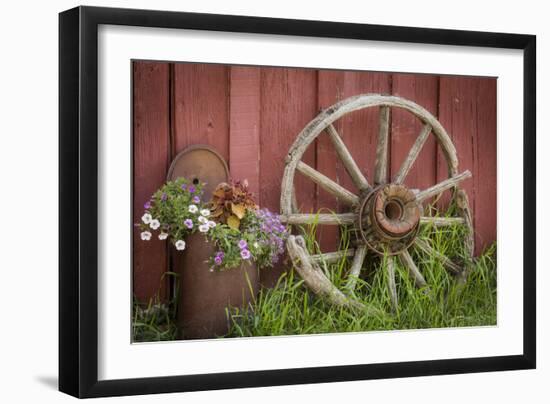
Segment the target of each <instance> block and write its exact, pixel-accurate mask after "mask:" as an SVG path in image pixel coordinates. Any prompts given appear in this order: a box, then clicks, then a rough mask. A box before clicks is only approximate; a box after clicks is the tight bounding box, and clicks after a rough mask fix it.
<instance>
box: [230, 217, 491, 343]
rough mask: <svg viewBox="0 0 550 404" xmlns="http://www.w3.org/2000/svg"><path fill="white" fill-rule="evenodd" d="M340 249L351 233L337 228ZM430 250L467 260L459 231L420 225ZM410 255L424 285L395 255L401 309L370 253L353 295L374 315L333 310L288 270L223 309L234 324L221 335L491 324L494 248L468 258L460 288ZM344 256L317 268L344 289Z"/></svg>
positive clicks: (312, 232) (311, 233)
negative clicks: (245, 300) (243, 302)
mask: <svg viewBox="0 0 550 404" xmlns="http://www.w3.org/2000/svg"><path fill="white" fill-rule="evenodd" d="M302 233H303V235H304V238H305V240H306V245H307V247H308V250H309V252H310V254H317V253H319V246H318V243H317V242H316V239H317V237H316V233H317V228H316V226H315V225H311V226H307V227H306V228H304V229H302ZM341 234H342V237H341V245H340V249H346V248H348V247H349V244H350V230H349V229H343V231H342V232H341ZM419 237H422V238H423V239H424V240H426V241H428V242H429V243H430V244H431V245H432V247H433V248H435V249H436V250H437V251H440V252H441V253H443V254H445V255H447V256H448V257H449V258H452V259H453V260H455V261H461V262H468V261H469V257H467V255H466V254H465V251H464V248H463V240H464V228H463V227H462V226H459V225H457V226H448V227H443V228H435V227H431V228H425V229H423V230H422V231H421V233H420V234H419ZM412 256H413V259H414V260H415V262H416V264H417V266H418V267H419V269H420V271H421V272H422V274H423V275H424V277H425V279H426V281H427V283H428V287H426V288H422V289H418V288H417V287H416V286H415V284H414V282H413V281H412V280H411V279H410V277H409V275H408V272H407V270H406V268H404V267H403V265H402V264H401V263H400V262H399V260H396V262H397V268H396V285H397V293H398V300H399V307H398V309H397V311H396V312H393V311H392V307H391V302H390V295H389V291H388V288H387V286H386V285H387V282H388V279H387V271H385V270H384V269H385V268H384V265H385V262H386V261H385V260H384V259H382V260H381V259H380V258H379V257H376V256H374V255H373V254H371V253H369V255H367V258H366V261H365V265H364V266H365V268H364V270H363V271H362V274H363V275H362V277H361V278H360V279H358V282H357V287H356V291H355V296H356V298H357V299H358V300H359V301H361V302H363V303H365V304H366V305H368V306H370V307H374V308H375V309H379V310H380V313H381V314H379V315H376V316H372V315H361V314H360V313H359V314H358V313H357V312H356V311H355V310H353V309H346V308H340V307H335V306H333V305H330V304H328V303H326V302H325V301H324V300H322V299H320V298H318V297H317V296H316V295H315V294H313V293H312V292H310V291H309V290H308V289H307V287H306V286H305V285H304V284H303V280H301V279H300V277H299V276H297V275H296V274H295V272H294V270H293V269H291V270H289V271H288V272H286V273H284V274H283V275H282V276H281V277H280V279H279V281H278V283H277V285H276V286H275V287H274V288H272V289H262V290H260V293H259V295H258V297H257V298H256V300H255V302H254V303H253V304H250V305H249V306H248V307H246V308H244V309H243V308H235V307H233V308H231V309H230V310H229V311H228V315H229V317H230V322H231V324H232V327H231V329H230V332H229V334H228V335H227V337H253V336H275V335H296V334H322V333H339V332H359V331H375V330H403V329H426V328H447V327H466V326H486V325H495V324H496V301H497V300H496V293H497V291H496V245H495V244H493V245H492V246H490V247H489V248H487V249H486V251H485V252H484V253H483V254H482V255H481V256H480V257H479V258H477V259H476V260H475V262H473V263H472V270H471V272H470V274H469V276H468V280H467V282H466V284H465V285H460V284H459V283H458V282H456V280H455V279H454V277H453V276H452V275H451V274H449V273H448V272H447V270H445V268H444V267H443V266H442V265H441V263H440V262H439V260H438V259H437V258H436V257H433V256H429V255H427V254H425V253H424V252H422V251H419V250H417V249H412ZM350 265H351V260H350V259H342V260H341V261H340V262H338V263H335V264H332V265H326V264H324V265H322V268H323V269H324V271H325V273H326V274H327V275H328V276H329V277H330V279H331V281H332V282H333V283H334V284H335V285H336V286H337V287H339V288H342V287H343V286H344V285H345V283H346V279H347V271H348V270H349V266H350Z"/></svg>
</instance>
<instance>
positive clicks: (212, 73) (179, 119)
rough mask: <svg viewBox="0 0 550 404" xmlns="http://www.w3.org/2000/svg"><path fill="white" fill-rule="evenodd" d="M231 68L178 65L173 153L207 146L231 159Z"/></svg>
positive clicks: (174, 104)
mask: <svg viewBox="0 0 550 404" xmlns="http://www.w3.org/2000/svg"><path fill="white" fill-rule="evenodd" d="M228 97H229V86H228V67H226V66H219V65H209V64H194V63H176V64H174V76H173V118H172V121H173V139H172V142H173V150H174V153H175V154H177V153H178V152H180V151H181V150H183V149H185V148H186V147H187V146H189V145H192V144H206V145H209V146H212V147H214V148H215V149H216V151H217V152H218V153H220V155H221V156H222V157H223V158H224V159H226V161H227V160H228V158H229V107H228V104H229V102H228Z"/></svg>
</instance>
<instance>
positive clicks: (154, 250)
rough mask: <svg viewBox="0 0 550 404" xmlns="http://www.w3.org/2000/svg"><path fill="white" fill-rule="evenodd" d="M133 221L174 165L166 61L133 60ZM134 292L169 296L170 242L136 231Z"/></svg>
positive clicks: (141, 297) (142, 296) (139, 295)
mask: <svg viewBox="0 0 550 404" xmlns="http://www.w3.org/2000/svg"><path fill="white" fill-rule="evenodd" d="M132 67H133V91H134V102H133V115H134V122H133V156H134V164H133V169H134V177H133V186H134V195H133V198H134V199H133V208H134V209H133V210H134V212H133V220H134V223H139V222H140V220H141V216H142V215H143V210H144V208H143V205H144V203H145V202H146V201H148V200H149V198H150V196H151V195H152V194H153V192H155V191H156V190H157V188H158V187H159V186H161V185H162V184H163V183H164V180H165V176H166V171H167V169H168V165H169V164H170V145H169V131H170V122H169V117H168V115H169V68H168V64H166V63H149V62H139V63H133V66H132ZM132 262H133V282H134V285H133V286H134V288H133V293H134V295H135V296H136V297H137V299H138V300H140V301H143V302H145V303H147V302H148V300H149V299H150V298H152V297H153V296H155V294H156V293H157V292H158V293H159V297H160V298H161V299H165V298H166V297H167V281H166V279H163V278H162V275H163V273H164V272H165V271H166V269H167V253H166V243H165V242H163V241H159V240H158V239H156V238H154V237H153V238H152V239H151V241H148V242H144V241H142V240H141V238H140V231H139V229H137V228H134V234H133V261H132Z"/></svg>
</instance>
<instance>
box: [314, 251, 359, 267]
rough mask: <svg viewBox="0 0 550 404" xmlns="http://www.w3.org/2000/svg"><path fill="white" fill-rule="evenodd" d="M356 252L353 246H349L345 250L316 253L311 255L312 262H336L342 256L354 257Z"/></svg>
mask: <svg viewBox="0 0 550 404" xmlns="http://www.w3.org/2000/svg"><path fill="white" fill-rule="evenodd" d="M354 254H355V250H354V249H353V248H348V249H347V250H345V251H335V252H329V253H323V254H314V255H311V256H310V260H311V262H312V263H316V264H320V263H325V264H334V263H336V262H339V261H340V260H341V259H342V258H345V257H353V255H354Z"/></svg>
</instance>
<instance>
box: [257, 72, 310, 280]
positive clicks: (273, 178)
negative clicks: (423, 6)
mask: <svg viewBox="0 0 550 404" xmlns="http://www.w3.org/2000/svg"><path fill="white" fill-rule="evenodd" d="M260 93H261V105H260V106H261V111H260V122H261V136H260V203H261V206H263V207H265V208H268V209H270V210H272V211H274V212H279V203H280V201H279V200H280V196H281V180H282V176H283V171H284V167H285V158H286V155H287V153H288V150H289V149H290V146H291V145H292V143H293V142H294V140H295V139H296V136H297V135H298V134H299V133H300V131H301V130H302V129H303V128H304V126H306V125H307V123H308V122H309V121H310V120H311V119H313V118H314V117H315V116H316V115H317V112H318V111H317V72H316V71H315V70H310V69H291V68H270V67H268V68H262V71H261V92H260ZM302 160H303V161H304V162H305V163H307V164H309V165H310V166H312V167H315V145H311V146H310V147H309V149H308V150H307V151H306V153H305V155H304V157H303V159H302ZM295 187H296V194H297V200H298V205H299V207H300V209H301V210H302V211H303V212H309V211H313V210H314V209H315V193H316V186H315V184H314V183H313V182H312V181H310V180H308V179H307V178H304V177H303V176H301V175H300V174H298V173H297V174H296V177H295ZM283 269H286V268H283V267H282V266H281V267H277V268H273V270H265V271H262V273H261V274H260V279H261V282H262V284H263V285H266V286H269V285H273V284H274V283H275V281H276V279H277V278H278V277H279V276H280V274H281V272H282V271H283Z"/></svg>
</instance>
